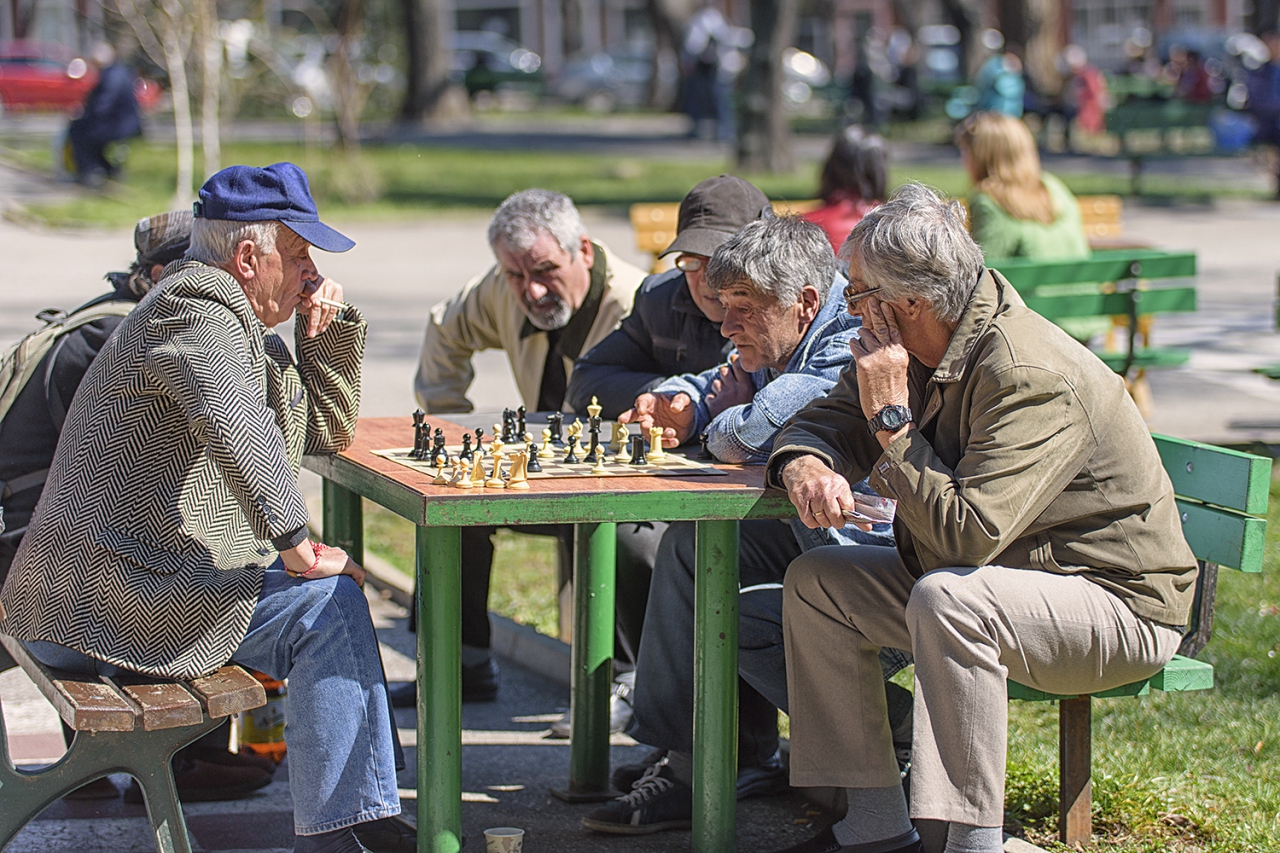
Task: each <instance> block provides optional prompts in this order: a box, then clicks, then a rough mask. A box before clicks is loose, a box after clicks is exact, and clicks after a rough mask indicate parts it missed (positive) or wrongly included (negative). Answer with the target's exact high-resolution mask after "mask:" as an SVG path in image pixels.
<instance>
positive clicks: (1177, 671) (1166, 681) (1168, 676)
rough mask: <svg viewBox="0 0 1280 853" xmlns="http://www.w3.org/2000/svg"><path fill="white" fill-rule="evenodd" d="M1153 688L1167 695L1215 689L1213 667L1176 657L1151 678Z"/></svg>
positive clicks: (1190, 659) (1197, 661)
mask: <svg viewBox="0 0 1280 853" xmlns="http://www.w3.org/2000/svg"><path fill="white" fill-rule="evenodd" d="M1151 686H1152V687H1153V688H1154V689H1156V690H1163V691H1164V692H1166V693H1176V692H1183V691H1189V690H1212V689H1213V666H1212V665H1211V664H1207V663H1205V662H1204V661H1201V660H1193V659H1192V658H1187V657H1183V656H1182V655H1174V656H1173V660H1171V661H1169V663H1168V664H1167V665H1166V666H1165V668H1164V669H1162V670H1160V671H1159V672H1158V673H1156V674H1155V675H1153V676H1152V677H1151Z"/></svg>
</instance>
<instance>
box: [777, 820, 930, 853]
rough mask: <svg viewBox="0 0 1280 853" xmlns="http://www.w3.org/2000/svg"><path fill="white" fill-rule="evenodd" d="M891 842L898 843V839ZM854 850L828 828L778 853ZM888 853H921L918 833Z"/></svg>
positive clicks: (903, 837) (906, 834)
mask: <svg viewBox="0 0 1280 853" xmlns="http://www.w3.org/2000/svg"><path fill="white" fill-rule="evenodd" d="M891 840H892V841H896V840H897V839H891ZM853 849H854V848H853V847H845V846H844V845H842V844H841V843H840V842H839V841H836V834H835V833H834V832H832V831H831V827H829V826H828V827H827V828H826V829H824V830H822V832H819V833H818V834H817V836H816V837H814V838H810V839H809V840H808V841H804V842H801V843H800V844H797V845H796V846H795V847H788V848H787V849H786V850H779V851H778V853H842V851H845V850H853ZM886 853H920V836H919V835H916V831H915V830H914V829H913V830H911V831H910V832H908V833H905V834H904V835H903V836H902V844H901V845H899V846H897V847H894V848H893V849H892V850H888V851H886Z"/></svg>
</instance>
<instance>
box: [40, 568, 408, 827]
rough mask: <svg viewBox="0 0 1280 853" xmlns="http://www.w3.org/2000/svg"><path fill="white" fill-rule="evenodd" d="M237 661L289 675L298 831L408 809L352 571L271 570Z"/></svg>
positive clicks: (80, 666) (59, 657) (77, 660)
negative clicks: (309, 575)
mask: <svg viewBox="0 0 1280 853" xmlns="http://www.w3.org/2000/svg"><path fill="white" fill-rule="evenodd" d="M27 647H28V648H29V649H30V650H31V654H32V655H33V656H35V657H36V658H38V659H39V660H40V661H42V662H43V663H45V664H46V665H48V666H55V667H58V668H60V669H69V670H72V671H77V672H85V673H94V672H96V673H98V674H100V675H112V674H114V673H115V672H116V671H117V668H116V667H113V666H111V665H110V664H104V663H102V662H101V661H96V660H94V659H93V658H91V657H88V656H87V655H84V654H81V653H80V652H77V651H74V650H72V649H68V648H66V647H65V646H59V645H57V644H55V643H44V642H33V643H28V644H27ZM231 659H232V661H234V662H235V663H238V664H241V665H243V666H247V667H250V668H252V669H256V670H259V671H261V672H265V673H267V674H268V675H270V676H272V677H273V678H281V679H283V678H288V679H289V698H288V703H287V705H286V708H287V716H286V720H285V740H286V741H287V742H288V744H289V788H290V790H291V791H292V793H293V824H294V832H295V833H296V834H297V835H317V834H319V833H321V832H329V831H331V830H335V829H342V828H343V827H347V826H354V825H355V824H357V823H363V822H365V821H369V820H377V819H378V818H383V817H390V816H391V815H396V814H399V813H400V796H399V794H398V793H397V785H396V769H395V758H394V755H393V747H392V740H391V716H390V711H389V709H388V707H387V692H386V689H385V688H384V686H383V679H382V662H381V659H380V658H379V656H378V638H377V636H376V635H375V634H374V631H373V621H372V620H371V619H370V617H369V604H368V602H367V601H365V598H364V593H363V592H361V591H360V588H359V587H358V586H356V584H355V582H354V581H352V580H351V578H349V577H347V576H345V575H341V576H338V577H333V578H324V579H321V580H313V581H304V580H300V579H297V578H291V577H289V575H288V574H286V573H285V571H284V568H283V564H282V563H281V562H280V561H278V560H277V561H276V563H275V564H274V565H272V566H271V567H270V568H269V569H267V570H266V571H265V572H264V574H263V580H262V592H261V594H260V595H259V596H258V605H257V607H255V608H254V610H253V618H252V619H250V620H249V630H248V631H247V632H246V633H245V636H244V639H243V640H241V641H240V647H239V648H237V649H236V651H235V653H234V654H233V655H232V656H231Z"/></svg>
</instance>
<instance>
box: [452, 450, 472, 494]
mask: <svg viewBox="0 0 1280 853" xmlns="http://www.w3.org/2000/svg"><path fill="white" fill-rule="evenodd" d="M470 471H471V460H470V459H461V458H460V459H459V460H458V464H457V465H455V466H454V467H453V479H452V480H450V481H449V485H450V486H453V487H454V488H455V489H472V488H475V487H474V486H472V485H471V480H470V479H468V478H467V474H468V473H470Z"/></svg>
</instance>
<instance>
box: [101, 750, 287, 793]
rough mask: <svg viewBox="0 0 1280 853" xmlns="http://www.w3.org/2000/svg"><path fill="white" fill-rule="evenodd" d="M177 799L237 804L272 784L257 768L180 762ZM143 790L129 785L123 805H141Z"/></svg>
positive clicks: (133, 783)
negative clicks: (235, 802) (229, 801)
mask: <svg viewBox="0 0 1280 853" xmlns="http://www.w3.org/2000/svg"><path fill="white" fill-rule="evenodd" d="M174 781H175V782H176V783H177V787H178V799H179V800H181V801H182V802H184V803H202V802H214V801H218V800H238V799H240V798H241V797H244V796H246V795H248V794H251V793H253V792H254V791H256V790H258V789H259V788H265V787H266V786H268V785H270V784H271V774H270V773H267V772H265V771H263V770H260V769H258V768H257V767H227V766H225V765H219V764H211V763H209V762H207V761H200V760H195V761H187V762H183V763H182V764H181V765H180V766H179V768H178V770H177V771H176V772H175V773H174ZM142 800H143V796H142V787H141V786H140V785H139V784H138V783H137V782H136V781H134V782H132V783H131V784H130V785H129V787H128V788H126V789H125V791H124V801H125V802H126V803H141V802H142Z"/></svg>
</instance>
